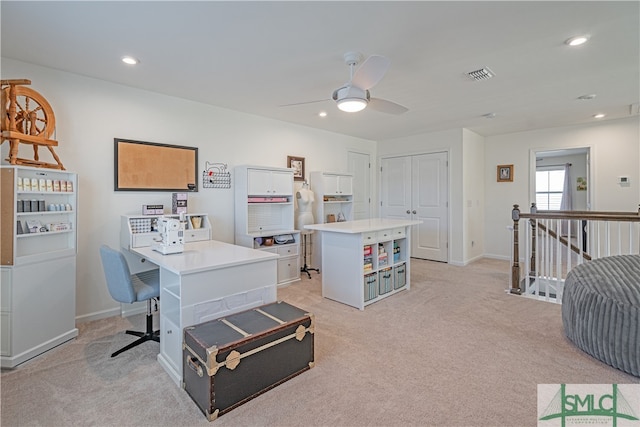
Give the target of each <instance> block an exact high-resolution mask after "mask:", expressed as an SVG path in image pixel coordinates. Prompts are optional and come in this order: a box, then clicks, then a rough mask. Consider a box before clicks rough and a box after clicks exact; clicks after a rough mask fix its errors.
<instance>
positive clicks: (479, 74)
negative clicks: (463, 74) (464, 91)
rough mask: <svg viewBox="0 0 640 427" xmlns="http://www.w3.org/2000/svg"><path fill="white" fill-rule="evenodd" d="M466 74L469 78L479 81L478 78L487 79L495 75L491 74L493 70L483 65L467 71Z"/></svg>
mask: <svg viewBox="0 0 640 427" xmlns="http://www.w3.org/2000/svg"><path fill="white" fill-rule="evenodd" d="M467 76H469V78H470V79H471V80H474V81H476V82H479V81H480V80H488V79H490V78H491V77H493V76H495V74H493V71H491V70H490V69H488V68H487V67H484V68H480V69H479V70H475V71H471V72H469V73H467Z"/></svg>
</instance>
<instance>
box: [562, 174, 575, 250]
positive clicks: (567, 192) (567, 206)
mask: <svg viewBox="0 0 640 427" xmlns="http://www.w3.org/2000/svg"><path fill="white" fill-rule="evenodd" d="M560 210H561V211H572V210H573V191H571V163H566V164H565V165H564V185H563V187H562V201H561V202H560ZM568 224H571V236H573V237H575V229H576V228H575V227H574V224H573V223H572V222H571V221H569V220H567V221H562V234H564V235H567V233H568V230H569V227H568Z"/></svg>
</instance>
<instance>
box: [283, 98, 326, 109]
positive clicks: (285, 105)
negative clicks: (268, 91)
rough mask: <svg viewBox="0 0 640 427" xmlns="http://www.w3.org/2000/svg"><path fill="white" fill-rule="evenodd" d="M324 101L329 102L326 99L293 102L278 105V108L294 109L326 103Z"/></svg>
mask: <svg viewBox="0 0 640 427" xmlns="http://www.w3.org/2000/svg"><path fill="white" fill-rule="evenodd" d="M326 101H331V100H330V99H329V98H327V99H317V100H315V101H304V102H294V103H293V104H282V105H278V107H295V106H296V105H306V104H316V103H318V102H326Z"/></svg>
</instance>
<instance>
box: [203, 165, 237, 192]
mask: <svg viewBox="0 0 640 427" xmlns="http://www.w3.org/2000/svg"><path fill="white" fill-rule="evenodd" d="M205 166H206V168H205V170H204V171H203V172H202V188H231V173H229V172H228V171H227V165H226V164H224V163H210V162H205Z"/></svg>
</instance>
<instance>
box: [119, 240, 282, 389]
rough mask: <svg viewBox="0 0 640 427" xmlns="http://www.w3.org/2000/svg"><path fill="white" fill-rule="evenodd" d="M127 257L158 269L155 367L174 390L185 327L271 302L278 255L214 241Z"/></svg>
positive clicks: (138, 251)
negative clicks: (178, 250)
mask: <svg viewBox="0 0 640 427" xmlns="http://www.w3.org/2000/svg"><path fill="white" fill-rule="evenodd" d="M131 251H132V252H134V253H136V254H138V255H140V256H141V257H143V258H146V259H147V260H148V261H149V262H152V263H154V264H156V265H158V266H159V267H160V354H159V355H158V362H159V363H160V365H162V367H163V368H164V369H165V370H166V371H167V373H168V374H169V376H170V377H171V378H172V379H173V380H174V381H175V382H176V384H178V385H179V386H180V385H181V383H182V334H183V329H184V328H185V327H187V326H191V325H195V324H199V323H202V322H205V321H207V320H212V319H216V318H219V317H222V316H225V315H227V314H231V313H236V312H238V311H242V310H245V309H249V308H252V307H256V306H258V305H262V304H267V303H270V302H274V301H276V296H277V295H276V284H277V280H278V273H277V268H278V264H277V260H278V255H277V254H273V253H270V252H264V251H258V250H255V249H251V248H246V247H243V246H236V245H231V244H229V243H223V242H218V241H215V240H207V241H202V242H193V243H187V244H185V249H184V252H182V253H180V254H170V255H162V254H161V253H159V252H156V251H154V250H152V249H151V248H150V247H144V248H132V249H131Z"/></svg>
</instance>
